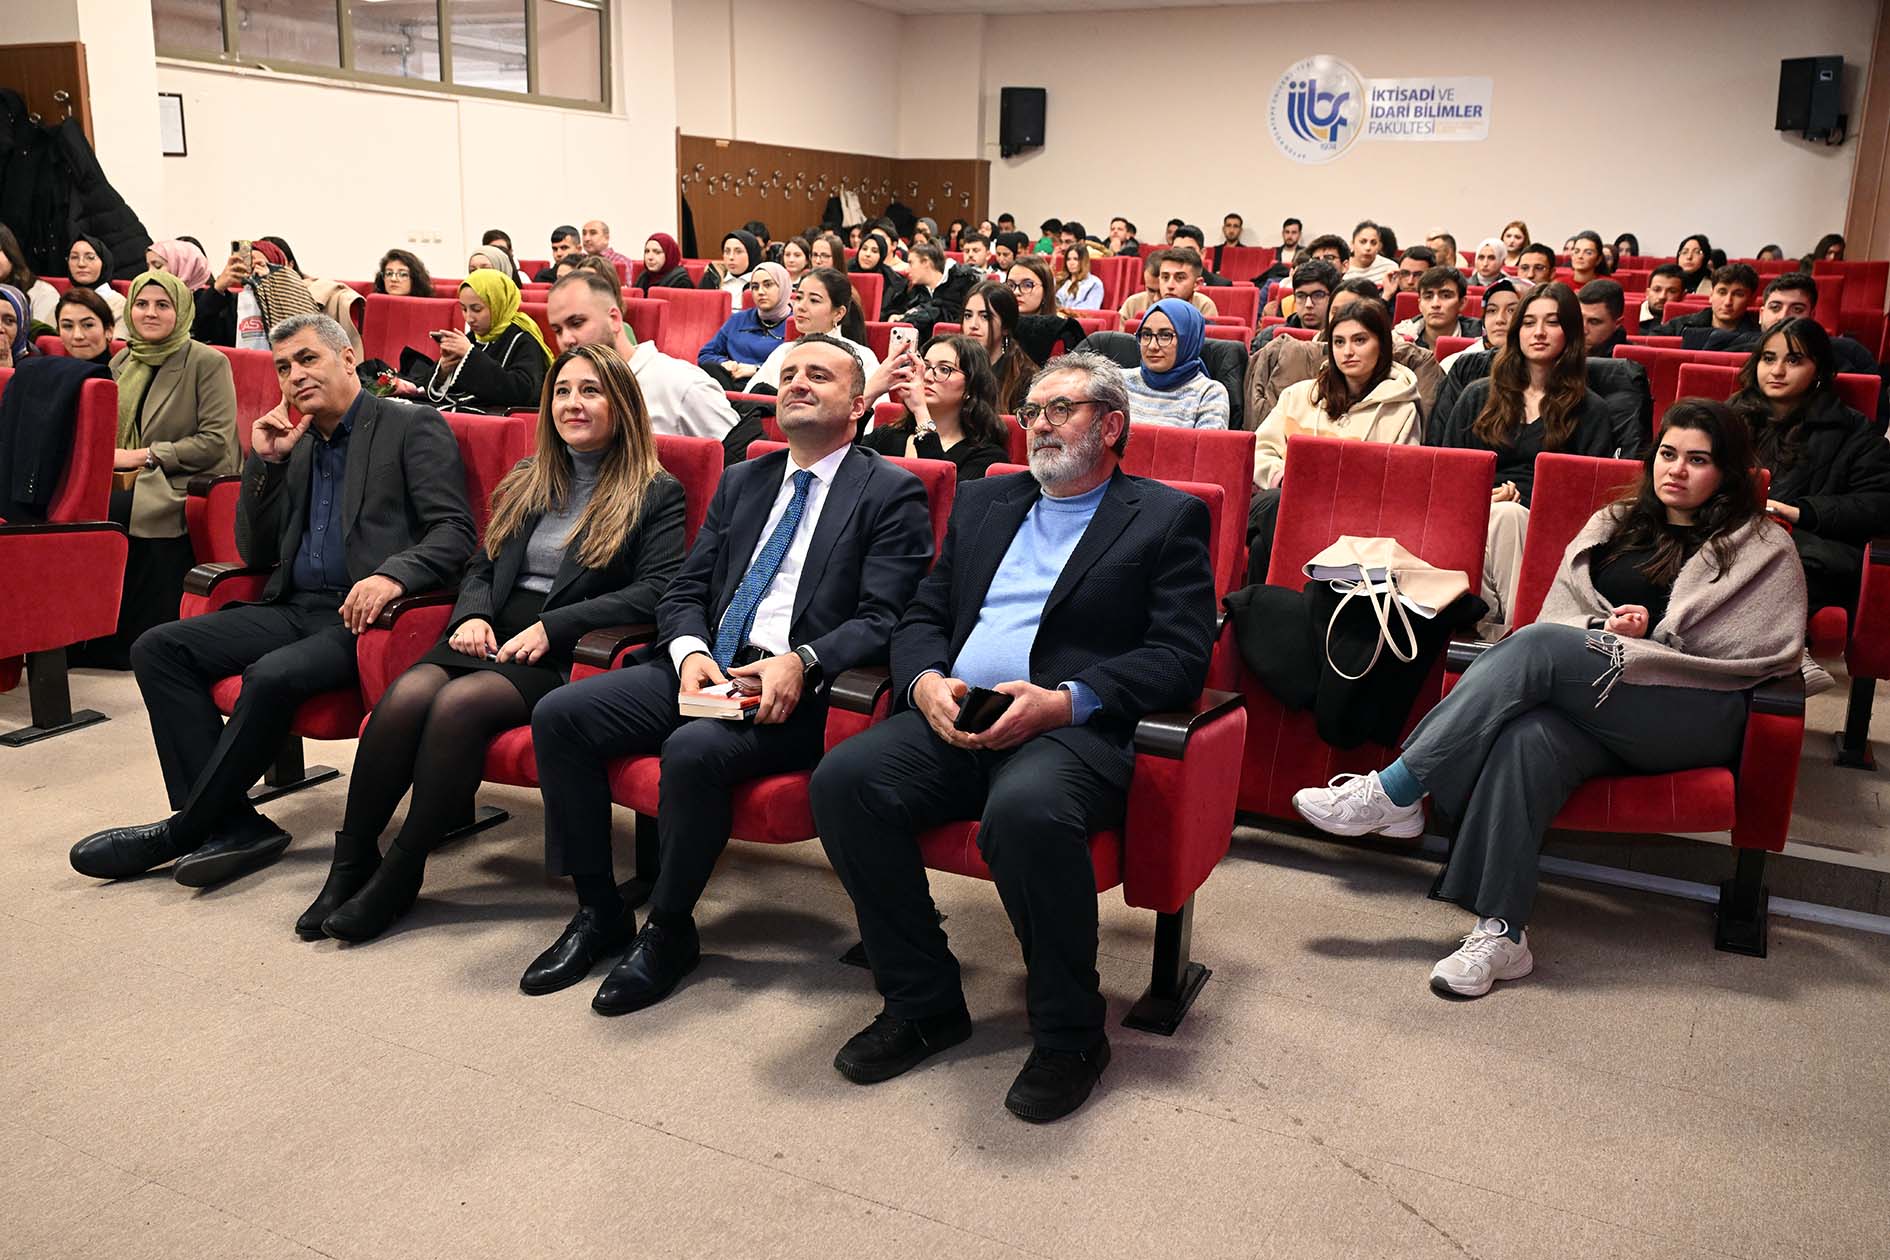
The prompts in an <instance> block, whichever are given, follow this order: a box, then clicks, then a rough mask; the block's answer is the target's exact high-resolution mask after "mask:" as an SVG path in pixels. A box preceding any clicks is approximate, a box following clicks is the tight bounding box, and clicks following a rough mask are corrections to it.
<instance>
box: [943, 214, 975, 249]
mask: <svg viewBox="0 0 1890 1260" xmlns="http://www.w3.org/2000/svg"><path fill="white" fill-rule="evenodd" d="M969 226H970V225H969V224H967V223H966V222H965V221H964V220H963V219H953V220H952V222H951V226H950V227H948V228H946V229H945V252H946V253H949V254H956V253H960V252H962V251H963V250H964V248H965V231H966V229H967V228H968V227H969Z"/></svg>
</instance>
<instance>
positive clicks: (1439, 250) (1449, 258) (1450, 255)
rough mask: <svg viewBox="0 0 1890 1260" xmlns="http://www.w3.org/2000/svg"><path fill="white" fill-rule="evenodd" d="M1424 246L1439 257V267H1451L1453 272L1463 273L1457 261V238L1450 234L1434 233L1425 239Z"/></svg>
mask: <svg viewBox="0 0 1890 1260" xmlns="http://www.w3.org/2000/svg"><path fill="white" fill-rule="evenodd" d="M1424 244H1425V245H1426V246H1427V247H1428V248H1429V249H1430V251H1431V252H1432V253H1433V254H1435V255H1436V256H1437V265H1438V266H1439V267H1449V268H1450V269H1451V270H1452V271H1462V270H1463V267H1462V266H1461V265H1460V264H1459V262H1458V260H1457V238H1456V237H1454V236H1452V235H1451V234H1450V233H1449V232H1432V233H1431V234H1430V235H1428V236H1426V237H1425V238H1424Z"/></svg>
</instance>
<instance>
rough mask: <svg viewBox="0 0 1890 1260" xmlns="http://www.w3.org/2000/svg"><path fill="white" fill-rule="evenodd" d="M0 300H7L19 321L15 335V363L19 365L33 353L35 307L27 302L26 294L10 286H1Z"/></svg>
mask: <svg viewBox="0 0 1890 1260" xmlns="http://www.w3.org/2000/svg"><path fill="white" fill-rule="evenodd" d="M0 298H5V299H6V302H7V305H8V306H11V307H12V308H13V317H14V318H15V319H17V320H18V321H19V331H17V332H16V333H14V335H13V361H14V362H15V363H18V362H19V361H20V360H21V359H24V358H25V357H26V356H27V355H29V354H31V353H33V306H32V303H30V302H28V301H27V300H26V294H24V293H22V292H20V291H19V290H18V289H16V288H14V287H13V286H12V285H10V284H0Z"/></svg>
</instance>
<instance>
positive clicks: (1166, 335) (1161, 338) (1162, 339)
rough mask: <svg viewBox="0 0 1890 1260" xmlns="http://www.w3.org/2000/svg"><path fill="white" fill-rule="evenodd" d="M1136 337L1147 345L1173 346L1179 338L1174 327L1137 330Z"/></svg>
mask: <svg viewBox="0 0 1890 1260" xmlns="http://www.w3.org/2000/svg"><path fill="white" fill-rule="evenodd" d="M1135 339H1136V340H1137V341H1139V342H1141V343H1142V344H1143V345H1145V346H1172V345H1174V344H1175V341H1176V340H1177V339H1176V337H1175V330H1174V329H1172V328H1143V329H1139V330H1137V332H1136V334H1135Z"/></svg>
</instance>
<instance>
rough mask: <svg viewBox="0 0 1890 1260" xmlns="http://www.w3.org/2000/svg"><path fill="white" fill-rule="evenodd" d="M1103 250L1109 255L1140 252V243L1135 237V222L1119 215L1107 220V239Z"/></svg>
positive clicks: (1131, 254) (1133, 254)
mask: <svg viewBox="0 0 1890 1260" xmlns="http://www.w3.org/2000/svg"><path fill="white" fill-rule="evenodd" d="M1103 250H1104V252H1105V253H1107V254H1109V255H1110V256H1111V257H1116V256H1118V255H1123V254H1127V255H1130V256H1132V257H1133V256H1135V255H1138V254H1140V253H1141V252H1142V243H1141V242H1140V241H1138V240H1136V239H1135V224H1133V223H1131V222H1129V221H1128V220H1127V219H1125V218H1123V217H1122V216H1121V215H1117V216H1116V217H1115V218H1113V219H1111V220H1109V239H1108V241H1107V242H1105V243H1104V245H1103Z"/></svg>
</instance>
